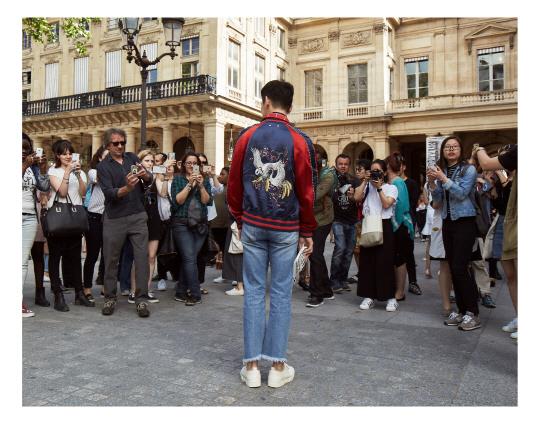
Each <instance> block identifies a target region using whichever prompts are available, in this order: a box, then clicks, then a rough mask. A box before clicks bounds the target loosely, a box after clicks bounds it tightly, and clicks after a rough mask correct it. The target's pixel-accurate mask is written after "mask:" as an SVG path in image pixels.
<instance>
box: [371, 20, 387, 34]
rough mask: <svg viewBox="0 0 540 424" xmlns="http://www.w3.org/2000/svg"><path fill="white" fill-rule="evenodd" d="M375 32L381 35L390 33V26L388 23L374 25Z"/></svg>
mask: <svg viewBox="0 0 540 424" xmlns="http://www.w3.org/2000/svg"><path fill="white" fill-rule="evenodd" d="M373 31H375V34H380V33H381V32H384V31H388V25H387V24H386V23H384V22H383V23H381V24H376V25H373Z"/></svg>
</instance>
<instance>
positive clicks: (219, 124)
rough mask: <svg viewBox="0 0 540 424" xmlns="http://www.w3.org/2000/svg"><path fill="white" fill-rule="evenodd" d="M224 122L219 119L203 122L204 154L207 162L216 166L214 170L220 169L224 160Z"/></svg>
mask: <svg viewBox="0 0 540 424" xmlns="http://www.w3.org/2000/svg"><path fill="white" fill-rule="evenodd" d="M225 124H226V123H225V122H224V121H221V120H219V119H213V120H211V121H207V122H205V123H204V154H206V156H207V157H208V163H209V164H211V165H214V166H215V167H216V172H219V171H221V168H223V165H224V160H225V153H224V152H225V137H224V135H225V132H224V130H225Z"/></svg>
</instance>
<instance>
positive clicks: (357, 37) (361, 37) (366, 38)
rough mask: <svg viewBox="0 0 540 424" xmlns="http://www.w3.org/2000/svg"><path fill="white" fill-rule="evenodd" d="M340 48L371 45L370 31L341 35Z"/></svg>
mask: <svg viewBox="0 0 540 424" xmlns="http://www.w3.org/2000/svg"><path fill="white" fill-rule="evenodd" d="M341 38H342V42H341V46H342V47H356V46H365V45H368V44H371V42H372V40H371V31H370V30H366V31H357V32H351V33H348V34H343V36H342V37H341Z"/></svg>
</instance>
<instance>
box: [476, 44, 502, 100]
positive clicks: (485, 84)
mask: <svg viewBox="0 0 540 424" xmlns="http://www.w3.org/2000/svg"><path fill="white" fill-rule="evenodd" d="M493 90H504V47H494V48H491V49H482V50H478V91H493Z"/></svg>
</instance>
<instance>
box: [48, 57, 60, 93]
mask: <svg viewBox="0 0 540 424" xmlns="http://www.w3.org/2000/svg"><path fill="white" fill-rule="evenodd" d="M53 97H58V62H55V63H49V64H47V65H45V98H46V99H51V98H53Z"/></svg>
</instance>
